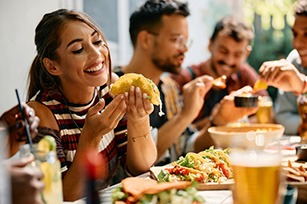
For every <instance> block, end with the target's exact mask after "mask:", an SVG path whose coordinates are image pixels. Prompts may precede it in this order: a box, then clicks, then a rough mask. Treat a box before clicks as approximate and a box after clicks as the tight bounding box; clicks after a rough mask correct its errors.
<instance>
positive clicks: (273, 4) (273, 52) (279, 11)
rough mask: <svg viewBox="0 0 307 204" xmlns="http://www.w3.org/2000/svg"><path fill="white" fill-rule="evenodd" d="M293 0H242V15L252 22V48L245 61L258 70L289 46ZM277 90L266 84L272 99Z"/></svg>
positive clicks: (290, 47)
mask: <svg viewBox="0 0 307 204" xmlns="http://www.w3.org/2000/svg"><path fill="white" fill-rule="evenodd" d="M295 2H296V1H295V0H257V1H254V0H244V16H245V19H246V20H247V21H248V22H250V23H251V24H252V25H253V26H254V31H255V38H254V42H253V45H252V46H253V50H252V52H251V54H250V56H249V58H248V62H249V63H250V64H251V65H252V66H253V67H254V68H255V69H256V71H258V69H259V67H260V66H261V64H262V63H263V62H265V61H268V60H277V59H281V58H285V57H287V55H288V54H289V52H290V51H291V50H292V31H291V26H292V24H293V18H294V17H293V9H294V5H295ZM276 92H277V90H276V89H275V88H273V87H270V88H269V94H270V96H271V97H272V98H273V100H275V98H276Z"/></svg>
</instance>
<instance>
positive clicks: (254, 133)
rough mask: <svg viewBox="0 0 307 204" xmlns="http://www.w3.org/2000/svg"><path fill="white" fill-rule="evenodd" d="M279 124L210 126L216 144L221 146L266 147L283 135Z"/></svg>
mask: <svg viewBox="0 0 307 204" xmlns="http://www.w3.org/2000/svg"><path fill="white" fill-rule="evenodd" d="M284 130H285V128H284V126H282V125H279V124H248V125H246V126H238V127H235V126H233V127H232V126H216V127H210V128H208V132H209V134H210V135H211V137H212V139H213V141H214V143H215V146H216V147H219V148H223V149H224V148H227V147H230V148H243V149H247V148H264V147H265V146H266V145H267V144H269V143H271V142H273V141H274V140H278V139H280V138H281V137H282V136H283V133H284Z"/></svg>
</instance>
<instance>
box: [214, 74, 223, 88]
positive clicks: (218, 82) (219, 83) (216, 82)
mask: <svg viewBox="0 0 307 204" xmlns="http://www.w3.org/2000/svg"><path fill="white" fill-rule="evenodd" d="M226 79H227V77H226V75H223V76H220V77H218V78H216V79H214V80H213V81H212V84H213V85H214V86H217V87H219V88H221V89H225V88H226Z"/></svg>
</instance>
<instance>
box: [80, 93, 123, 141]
mask: <svg viewBox="0 0 307 204" xmlns="http://www.w3.org/2000/svg"><path fill="white" fill-rule="evenodd" d="M125 113H126V104H125V100H124V94H120V95H118V96H116V97H115V98H114V99H113V100H112V101H111V103H110V104H108V105H107V106H105V101H104V99H101V100H100V101H99V102H98V103H97V104H96V105H95V106H93V107H91V108H90V109H89V111H88V113H87V115H86V119H85V124H84V127H83V129H82V133H83V132H86V133H88V134H87V135H89V137H91V138H93V137H94V138H97V139H98V141H100V139H101V137H102V136H103V135H104V134H106V133H108V132H110V131H112V130H113V129H114V128H115V127H117V125H118V123H119V121H120V120H121V119H122V118H123V116H124V115H125Z"/></svg>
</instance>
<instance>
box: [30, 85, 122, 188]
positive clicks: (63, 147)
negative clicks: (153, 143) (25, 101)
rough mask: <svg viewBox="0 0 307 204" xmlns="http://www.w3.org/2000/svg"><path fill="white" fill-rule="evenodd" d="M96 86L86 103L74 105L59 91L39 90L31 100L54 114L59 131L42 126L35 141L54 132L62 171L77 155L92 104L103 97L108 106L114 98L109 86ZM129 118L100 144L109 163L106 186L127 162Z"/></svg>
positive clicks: (105, 159)
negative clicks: (39, 103)
mask: <svg viewBox="0 0 307 204" xmlns="http://www.w3.org/2000/svg"><path fill="white" fill-rule="evenodd" d="M97 90H98V89H96V91H95V93H94V95H93V98H92V100H91V101H90V102H89V103H87V104H73V103H70V102H68V101H67V100H66V99H65V98H64V96H63V95H62V94H61V93H60V92H59V91H58V90H54V91H50V90H44V91H39V92H38V93H37V94H36V95H35V96H34V97H33V98H32V99H31V100H36V101H39V102H41V103H42V104H44V105H45V106H47V107H48V108H49V109H50V110H51V112H52V113H53V115H54V117H55V119H56V121H57V123H58V125H59V128H60V131H56V130H50V129H48V128H43V127H40V128H39V134H38V136H37V138H35V140H36V141H37V140H39V139H40V138H41V137H42V136H43V135H46V134H48V135H50V134H51V135H52V136H53V137H55V139H56V142H57V155H58V158H59V160H60V162H61V168H62V173H63V175H65V172H66V171H67V170H68V169H69V167H70V165H71V163H72V162H73V160H74V156H75V154H76V150H77V146H78V142H79V137H80V133H81V130H82V127H83V125H84V123H85V117H86V114H87V112H88V110H89V108H90V107H92V106H94V105H95V104H96V103H97V102H98V101H99V98H100V96H101V97H102V98H104V100H105V101H106V105H107V104H109V103H110V102H111V100H112V97H111V96H110V95H109V92H108V91H109V89H108V87H107V86H102V87H100V89H99V91H97ZM126 131H127V121H126V118H125V117H124V118H123V119H122V120H121V121H120V123H119V124H118V126H117V128H116V129H115V130H114V131H111V132H109V133H107V134H106V135H104V136H103V137H102V139H101V141H100V144H99V152H100V154H101V156H102V157H103V159H104V161H106V162H107V164H108V176H107V179H106V181H105V182H106V185H107V184H108V182H109V181H110V179H111V178H112V176H113V175H112V174H113V172H114V171H115V169H116V167H117V165H118V164H119V161H121V164H124V163H125V156H126V150H127V137H126V136H125V132H126Z"/></svg>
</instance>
